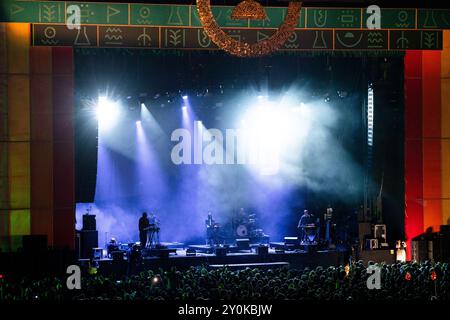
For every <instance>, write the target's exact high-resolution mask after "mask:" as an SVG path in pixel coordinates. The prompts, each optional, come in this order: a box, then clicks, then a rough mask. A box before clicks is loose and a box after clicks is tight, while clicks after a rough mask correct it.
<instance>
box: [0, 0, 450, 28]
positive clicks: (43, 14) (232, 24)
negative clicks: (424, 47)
mask: <svg viewBox="0 0 450 320" xmlns="http://www.w3.org/2000/svg"><path fill="white" fill-rule="evenodd" d="M72 4H75V5H78V6H80V9H81V23H82V24H92V25H112V26H117V25H131V26H161V27H176V26H178V27H201V23H200V20H199V17H198V12H197V7H196V6H195V5H179V4H177V5H175V4H174V5H170V4H139V3H100V2H72V1H29V0H0V22H29V23H46V24H58V23H60V24H63V23H65V21H66V14H65V10H66V8H67V7H68V6H70V5H72ZM233 8H234V7H233V6H213V7H212V11H213V14H214V17H215V18H216V20H217V22H218V23H219V25H220V26H221V27H225V28H249V27H250V28H260V29H263V28H270V29H277V28H278V27H279V26H280V25H281V23H282V22H283V20H284V17H285V15H286V12H287V3H286V7H264V10H265V11H266V13H267V17H268V18H267V19H266V20H263V21H259V20H233V19H231V12H232V11H233ZM368 16H369V15H368V14H367V13H366V9H365V8H313V7H303V8H302V11H301V16H300V18H299V22H298V25H297V28H298V29H312V30H314V29H366V28H367V26H366V21H367V18H368ZM381 28H382V29H385V30H387V29H400V30H416V29H450V10H449V9H415V8H408V9H381Z"/></svg>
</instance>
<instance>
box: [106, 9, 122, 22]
mask: <svg viewBox="0 0 450 320" xmlns="http://www.w3.org/2000/svg"><path fill="white" fill-rule="evenodd" d="M119 13H120V10H118V9H116V8H114V7H111V6H108V7H107V8H106V22H107V23H109V22H110V19H111V17H114V16H116V15H118V14H119Z"/></svg>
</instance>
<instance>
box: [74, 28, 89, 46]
mask: <svg viewBox="0 0 450 320" xmlns="http://www.w3.org/2000/svg"><path fill="white" fill-rule="evenodd" d="M73 44H74V45H77V46H89V45H90V44H91V40H89V37H88V35H87V31H86V27H82V28H80V29H78V33H77V36H76V38H75V41H74V42H73Z"/></svg>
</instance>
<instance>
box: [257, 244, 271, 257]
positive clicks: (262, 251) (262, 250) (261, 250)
mask: <svg viewBox="0 0 450 320" xmlns="http://www.w3.org/2000/svg"><path fill="white" fill-rule="evenodd" d="M256 252H257V253H258V255H259V256H260V257H265V256H267V255H269V247H268V246H258V247H256Z"/></svg>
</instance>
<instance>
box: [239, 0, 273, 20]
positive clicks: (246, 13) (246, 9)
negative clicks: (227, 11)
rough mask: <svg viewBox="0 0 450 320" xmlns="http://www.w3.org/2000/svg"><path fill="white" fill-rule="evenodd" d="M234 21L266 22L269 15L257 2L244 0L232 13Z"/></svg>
mask: <svg viewBox="0 0 450 320" xmlns="http://www.w3.org/2000/svg"><path fill="white" fill-rule="evenodd" d="M231 19H233V20H246V19H249V20H266V19H267V14H266V11H264V8H263V6H262V5H261V4H259V3H258V2H256V1H255V0H244V1H242V2H240V3H239V4H238V5H237V6H236V7H234V9H233V12H232V13H231Z"/></svg>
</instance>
